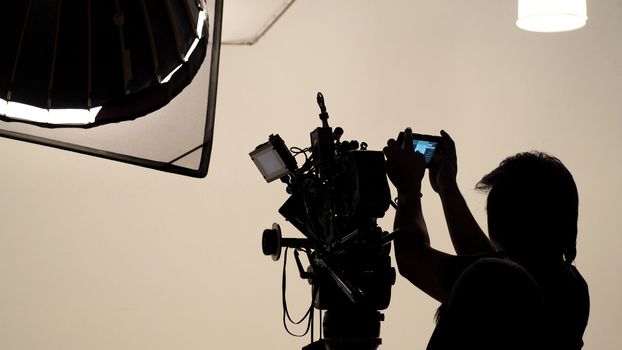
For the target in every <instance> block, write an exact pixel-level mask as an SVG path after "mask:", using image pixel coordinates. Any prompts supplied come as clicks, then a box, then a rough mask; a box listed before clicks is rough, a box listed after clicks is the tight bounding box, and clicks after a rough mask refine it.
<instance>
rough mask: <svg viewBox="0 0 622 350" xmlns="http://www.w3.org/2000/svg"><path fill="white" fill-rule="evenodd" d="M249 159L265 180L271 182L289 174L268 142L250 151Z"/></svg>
mask: <svg viewBox="0 0 622 350" xmlns="http://www.w3.org/2000/svg"><path fill="white" fill-rule="evenodd" d="M250 156H251V159H253V162H255V165H256V166H257V168H258V169H259V171H260V172H261V175H263V177H264V179H266V181H268V182H271V181H274V180H276V179H280V178H281V177H283V176H285V175H287V174H289V170H288V169H287V166H286V165H285V162H283V159H281V156H280V155H279V154H278V153H277V151H276V150H275V149H274V147H273V146H272V145H271V144H270V143H265V144H263V145H261V146H259V147H258V148H257V149H256V150H254V151H253V152H251V153H250Z"/></svg>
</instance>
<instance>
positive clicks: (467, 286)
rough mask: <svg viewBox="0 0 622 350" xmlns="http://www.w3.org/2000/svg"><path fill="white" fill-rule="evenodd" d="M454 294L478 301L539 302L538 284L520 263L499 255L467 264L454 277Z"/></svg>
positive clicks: (532, 303) (487, 302)
mask: <svg viewBox="0 0 622 350" xmlns="http://www.w3.org/2000/svg"><path fill="white" fill-rule="evenodd" d="M452 294H454V295H455V297H466V298H469V299H471V301H472V302H473V301H475V302H477V301H479V302H480V303H481V304H489V305H492V304H496V305H497V306H501V305H503V304H505V303H506V302H510V303H511V305H517V303H519V304H520V303H521V301H524V302H525V303H529V304H531V305H534V303H535V304H541V302H542V300H541V299H542V294H541V291H540V288H539V286H538V283H537V282H536V281H535V279H534V278H533V277H532V276H531V274H530V273H529V272H528V271H527V270H526V269H525V268H524V267H522V266H521V265H519V264H517V263H515V262H513V261H511V260H509V259H503V258H499V257H482V258H480V259H477V260H476V261H474V262H473V263H472V264H470V265H469V266H468V267H467V268H466V269H465V270H464V272H463V273H462V274H461V275H460V276H459V277H458V279H457V280H456V283H455V286H454V291H452Z"/></svg>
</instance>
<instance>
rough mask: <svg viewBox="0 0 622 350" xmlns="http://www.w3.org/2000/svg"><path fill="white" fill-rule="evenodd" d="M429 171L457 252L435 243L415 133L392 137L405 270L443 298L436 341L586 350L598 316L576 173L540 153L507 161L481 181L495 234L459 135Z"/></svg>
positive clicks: (439, 344)
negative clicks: (580, 241) (481, 216)
mask: <svg viewBox="0 0 622 350" xmlns="http://www.w3.org/2000/svg"><path fill="white" fill-rule="evenodd" d="M441 135H442V137H443V147H444V149H445V153H444V155H443V156H441V157H435V158H434V159H433V162H432V165H431V167H430V171H429V176H430V182H431V184H432V188H433V189H434V190H435V191H436V192H437V193H438V194H439V196H440V198H441V202H442V205H443V211H444V214H445V219H446V221H447V226H448V229H449V233H450V236H451V240H452V244H453V246H454V249H455V250H456V253H457V255H450V254H446V253H444V252H441V251H438V250H435V249H433V248H432V247H431V246H430V240H429V236H428V232H427V228H426V224H425V220H424V218H423V214H422V211H421V181H422V179H423V176H424V172H425V160H424V157H423V155H421V154H419V153H416V152H414V150H413V149H412V147H404V148H403V147H402V144H404V145H412V131H411V130H410V129H406V131H405V132H403V133H400V135H399V136H398V138H397V140H394V139H391V140H389V141H388V142H387V147H385V149H384V152H385V155H386V158H387V163H386V165H387V174H388V176H389V178H390V180H391V182H393V184H394V185H395V186H396V188H397V190H398V211H397V214H396V218H395V226H396V228H399V229H400V231H401V232H400V233H399V234H398V236H397V237H396V239H395V255H396V260H397V265H398V269H399V271H400V274H402V275H403V276H404V277H406V278H407V279H408V280H410V281H411V282H412V283H413V284H414V285H415V286H417V287H418V288H419V289H421V290H423V291H424V292H425V293H427V294H428V295H430V296H432V297H433V298H435V299H436V300H438V301H440V302H441V303H442V305H441V307H440V308H439V312H438V315H437V316H438V318H437V325H436V328H435V330H434V333H433V334H432V337H431V339H430V342H429V344H428V349H430V350H432V349H434V350H435V349H560V350H564V349H580V348H581V347H582V346H583V340H582V337H583V332H584V330H585V327H586V325H587V320H588V314H589V296H588V289H587V284H586V282H585V280H584V279H583V277H581V275H580V274H579V272H578V271H577V269H576V268H575V267H574V266H573V265H571V263H572V262H573V261H574V259H575V256H576V237H577V217H578V193H577V188H576V185H575V183H574V180H573V178H572V175H571V174H570V172H569V171H568V170H567V169H566V167H565V166H564V165H563V164H562V163H561V162H560V161H559V160H558V159H557V158H554V157H551V156H549V155H546V154H544V153H539V152H528V153H520V154H517V155H515V156H513V157H509V158H507V159H505V160H504V161H503V162H502V163H501V164H500V165H499V167H497V168H496V169H495V170H493V171H492V172H491V173H490V174H488V175H486V176H484V177H483V178H482V180H480V182H479V183H478V184H477V188H478V189H480V190H484V191H488V201H487V213H488V231H489V236H490V239H489V238H488V237H487V236H486V235H485V234H484V232H483V231H482V230H481V228H480V227H479V225H478V224H477V222H476V221H475V219H474V218H473V215H472V214H471V212H470V210H469V208H468V207H467V205H466V202H465V200H464V198H463V197H462V194H461V193H460V191H459V189H458V186H457V184H456V174H457V160H456V151H455V145H454V142H453V140H452V139H451V137H450V136H449V135H448V134H447V133H445V132H443V131H441Z"/></svg>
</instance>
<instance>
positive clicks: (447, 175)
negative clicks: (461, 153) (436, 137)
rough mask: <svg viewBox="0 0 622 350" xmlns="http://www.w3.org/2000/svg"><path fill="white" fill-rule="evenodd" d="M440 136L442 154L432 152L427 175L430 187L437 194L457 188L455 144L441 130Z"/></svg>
mask: <svg viewBox="0 0 622 350" xmlns="http://www.w3.org/2000/svg"><path fill="white" fill-rule="evenodd" d="M441 137H442V138H443V150H444V153H443V154H442V155H439V154H434V156H433V158H432V163H431V164H430V172H429V175H430V184H431V185H432V189H433V190H434V191H435V192H437V193H439V194H444V193H447V192H448V191H452V190H454V189H456V188H457V184H456V175H457V174H458V159H457V156H456V144H455V143H454V140H452V139H451V136H449V134H448V133H446V132H445V131H444V130H441Z"/></svg>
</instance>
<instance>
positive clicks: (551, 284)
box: [427, 254, 589, 350]
mask: <svg viewBox="0 0 622 350" xmlns="http://www.w3.org/2000/svg"><path fill="white" fill-rule="evenodd" d="M442 281H443V283H446V286H447V288H448V289H449V290H451V293H450V296H449V298H448V300H447V301H446V302H445V303H444V304H443V305H441V307H440V308H439V312H438V314H437V316H438V318H437V325H436V328H435V330H434V332H433V334H432V337H431V338H430V342H429V343H428V347H427V349H428V350H437V349H443V350H449V349H499V350H501V349H559V350H565V349H573V350H574V349H581V347H582V346H583V332H584V331H585V327H586V326H587V320H588V316H589V293H588V288H587V283H586V282H585V280H584V279H583V277H582V276H581V274H580V273H579V271H578V270H577V269H576V267H574V266H572V265H569V264H565V263H563V264H562V263H560V264H555V265H545V266H540V265H537V266H536V265H534V267H528V268H527V267H524V266H521V265H519V264H517V263H515V262H513V261H512V260H510V259H508V258H506V257H504V256H502V255H499V254H493V255H486V256H458V257H452V258H449V259H448V260H447V263H446V264H445V266H444V267H443V271H442Z"/></svg>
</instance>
